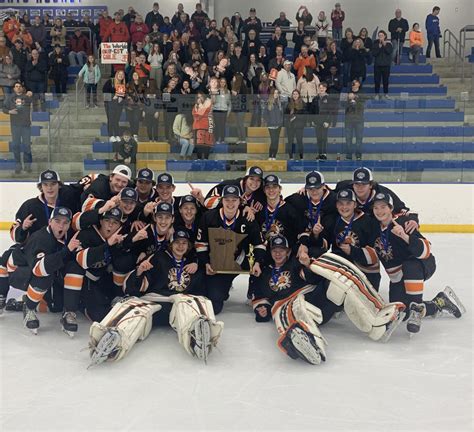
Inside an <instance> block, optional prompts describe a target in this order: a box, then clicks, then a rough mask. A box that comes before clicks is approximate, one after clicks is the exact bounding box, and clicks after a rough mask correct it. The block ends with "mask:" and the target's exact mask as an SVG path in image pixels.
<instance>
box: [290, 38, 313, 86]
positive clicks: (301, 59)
mask: <svg viewBox="0 0 474 432" xmlns="http://www.w3.org/2000/svg"><path fill="white" fill-rule="evenodd" d="M307 66H308V67H310V68H311V69H313V70H315V69H316V58H315V57H314V55H313V54H310V55H309V54H308V47H307V46H306V45H302V46H301V53H300V55H299V56H298V58H297V59H296V60H295V63H294V65H293V67H294V68H295V71H296V74H297V80H299V79H300V78H301V77H302V76H303V75H304V73H305V69H306V67H307Z"/></svg>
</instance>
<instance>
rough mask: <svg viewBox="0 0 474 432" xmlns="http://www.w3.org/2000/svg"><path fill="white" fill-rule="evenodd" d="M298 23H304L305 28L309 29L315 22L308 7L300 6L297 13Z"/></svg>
mask: <svg viewBox="0 0 474 432" xmlns="http://www.w3.org/2000/svg"><path fill="white" fill-rule="evenodd" d="M296 21H298V22H300V21H303V23H304V26H305V27H308V26H310V25H311V23H312V22H313V16H312V15H311V14H310V13H309V10H308V8H307V7H306V6H300V7H299V9H298V12H296Z"/></svg>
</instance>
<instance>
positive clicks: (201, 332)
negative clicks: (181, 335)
mask: <svg viewBox="0 0 474 432" xmlns="http://www.w3.org/2000/svg"><path fill="white" fill-rule="evenodd" d="M194 341H195V345H194V348H193V349H194V353H195V354H196V357H197V358H198V359H199V360H203V361H204V363H206V364H207V358H208V357H209V353H210V350H211V327H210V325H209V321H207V320H205V319H199V320H198V321H197V322H196V323H195V324H194Z"/></svg>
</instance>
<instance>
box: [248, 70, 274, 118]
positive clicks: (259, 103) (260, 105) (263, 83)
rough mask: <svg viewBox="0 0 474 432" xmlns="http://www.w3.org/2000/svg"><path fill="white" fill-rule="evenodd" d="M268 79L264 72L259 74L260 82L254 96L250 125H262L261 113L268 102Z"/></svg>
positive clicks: (269, 87)
mask: <svg viewBox="0 0 474 432" xmlns="http://www.w3.org/2000/svg"><path fill="white" fill-rule="evenodd" d="M270 89H271V86H270V80H269V78H268V74H267V73H266V72H262V73H261V74H260V83H259V84H258V90H257V96H256V97H255V96H254V102H255V105H254V112H253V113H252V119H251V121H250V126H254V127H260V126H261V125H262V114H263V112H264V111H265V108H266V106H267V102H268V95H269V94H270Z"/></svg>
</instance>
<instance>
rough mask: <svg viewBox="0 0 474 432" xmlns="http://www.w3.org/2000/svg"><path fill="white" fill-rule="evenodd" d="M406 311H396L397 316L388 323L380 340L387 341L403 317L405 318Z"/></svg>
mask: <svg viewBox="0 0 474 432" xmlns="http://www.w3.org/2000/svg"><path fill="white" fill-rule="evenodd" d="M405 315H406V313H405V312H404V311H402V312H399V313H398V317H397V319H396V320H394V321H392V322H391V323H390V324H389V327H388V329H387V331H386V332H385V333H384V334H383V336H382V337H381V338H380V342H382V343H387V342H388V341H389V339H390V337H391V336H392V333H393V332H394V331H395V329H396V328H397V327H398V326H399V325H400V324H401V322H402V321H403V319H404V318H405Z"/></svg>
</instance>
